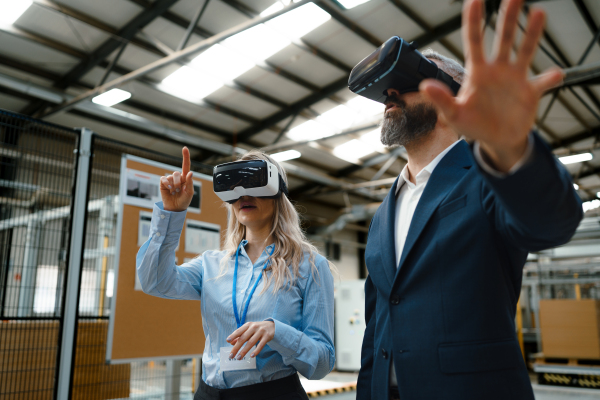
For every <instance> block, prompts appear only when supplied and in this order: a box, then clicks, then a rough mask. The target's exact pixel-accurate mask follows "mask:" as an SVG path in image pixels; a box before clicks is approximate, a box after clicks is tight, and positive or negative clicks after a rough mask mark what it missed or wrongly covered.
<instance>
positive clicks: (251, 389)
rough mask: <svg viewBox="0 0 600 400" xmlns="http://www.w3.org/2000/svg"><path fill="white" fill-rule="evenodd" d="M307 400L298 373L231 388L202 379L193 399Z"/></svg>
mask: <svg viewBox="0 0 600 400" xmlns="http://www.w3.org/2000/svg"><path fill="white" fill-rule="evenodd" d="M263 399H265V400H267V399H268V400H308V396H307V394H306V392H305V391H304V388H302V385H301V384H300V378H298V374H294V375H290V376H288V377H286V378H282V379H277V380H274V381H270V382H263V383H257V384H255V385H248V386H241V387H236V388H232V389H216V388H214V387H212V386H208V385H207V384H206V383H204V381H203V380H202V379H200V385H199V386H198V390H197V391H196V394H195V395H194V400H263Z"/></svg>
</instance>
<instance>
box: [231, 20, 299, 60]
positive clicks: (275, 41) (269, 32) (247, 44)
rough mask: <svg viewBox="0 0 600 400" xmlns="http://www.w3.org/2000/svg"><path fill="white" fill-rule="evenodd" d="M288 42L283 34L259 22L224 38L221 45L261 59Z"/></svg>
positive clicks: (255, 58) (249, 56)
mask: <svg viewBox="0 0 600 400" xmlns="http://www.w3.org/2000/svg"><path fill="white" fill-rule="evenodd" d="M290 43H291V41H290V40H289V39H288V38H286V37H285V36H283V35H281V34H280V33H278V32H276V31H274V30H273V29H271V28H269V27H267V26H265V25H264V24H260V25H256V26H254V27H252V28H250V29H246V30H245V31H243V32H240V33H238V34H236V35H233V36H232V37H230V38H228V39H225V40H224V41H223V46H225V47H227V48H228V49H230V50H233V51H236V52H239V53H240V54H242V55H244V56H246V57H248V58H250V59H251V60H254V61H263V60H265V59H267V58H269V57H271V56H272V55H273V54H275V53H277V52H278V51H279V50H281V49H283V48H285V47H286V46H287V45H289V44H290Z"/></svg>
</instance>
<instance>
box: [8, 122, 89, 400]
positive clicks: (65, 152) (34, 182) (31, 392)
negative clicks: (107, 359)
mask: <svg viewBox="0 0 600 400" xmlns="http://www.w3.org/2000/svg"><path fill="white" fill-rule="evenodd" d="M78 140H79V132H77V131H75V130H72V129H66V128H63V127H59V126H56V125H52V124H47V123H43V122H40V121H35V120H32V119H30V118H26V117H23V116H18V115H13V114H10V113H6V112H3V111H0V398H2V399H7V400H8V399H51V398H52V397H53V393H54V382H55V377H56V370H57V356H58V351H59V334H60V327H61V323H62V315H61V308H62V298H63V286H64V282H65V273H66V265H67V257H68V243H69V233H70V222H71V221H70V218H71V201H72V197H73V195H72V194H73V184H74V171H75V169H76V168H75V167H76V158H75V154H74V150H76V149H77V146H78Z"/></svg>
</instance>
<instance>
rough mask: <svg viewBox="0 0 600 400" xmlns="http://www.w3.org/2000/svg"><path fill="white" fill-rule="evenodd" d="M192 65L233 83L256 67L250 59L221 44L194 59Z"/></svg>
mask: <svg viewBox="0 0 600 400" xmlns="http://www.w3.org/2000/svg"><path fill="white" fill-rule="evenodd" d="M191 64H192V65H193V66H194V67H195V69H197V70H198V71H202V72H204V73H207V74H208V75H212V76H215V77H217V78H220V79H222V80H224V81H231V80H233V79H235V78H237V77H238V76H240V75H242V74H243V73H244V72H246V71H248V70H250V69H251V68H252V67H254V66H255V65H256V64H255V63H254V62H253V61H252V60H250V59H249V58H247V57H244V56H243V55H241V54H239V53H236V52H234V51H232V50H230V49H228V48H226V47H224V46H221V45H220V44H215V45H214V46H211V47H210V48H208V49H207V50H206V51H205V52H203V53H202V54H200V55H199V56H198V57H196V58H194V59H193V60H192V63H191Z"/></svg>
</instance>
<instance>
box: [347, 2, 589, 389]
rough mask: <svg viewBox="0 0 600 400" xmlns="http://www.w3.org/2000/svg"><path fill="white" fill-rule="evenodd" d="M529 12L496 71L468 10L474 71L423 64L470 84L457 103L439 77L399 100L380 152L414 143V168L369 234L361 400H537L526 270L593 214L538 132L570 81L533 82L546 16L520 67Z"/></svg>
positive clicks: (508, 20)
mask: <svg viewBox="0 0 600 400" xmlns="http://www.w3.org/2000/svg"><path fill="white" fill-rule="evenodd" d="M521 6H522V0H505V1H503V2H502V4H501V8H500V14H499V19H498V23H497V25H496V26H497V34H496V38H495V44H494V51H493V53H492V57H491V59H490V60H488V59H486V57H485V55H484V51H483V44H482V42H483V39H482V29H481V26H482V23H481V21H482V14H483V2H482V1H481V0H468V1H465V6H464V7H465V8H464V9H463V42H464V43H465V54H466V67H467V70H468V71H469V73H468V74H465V71H464V70H463V69H462V67H461V66H460V65H459V64H458V63H456V62H454V61H452V60H449V59H447V58H446V57H443V56H440V55H439V54H436V53H434V52H431V51H428V52H424V53H423V54H424V55H425V56H426V57H428V58H429V59H430V60H432V61H433V62H435V63H436V64H437V66H438V67H439V68H440V69H442V70H443V71H444V72H446V73H447V74H449V75H450V76H452V77H453V79H454V80H455V81H457V82H458V83H460V84H461V89H460V90H459V91H458V94H457V96H456V97H454V95H453V93H452V92H451V91H450V89H449V88H448V87H447V86H445V85H444V83H442V82H440V81H437V80H425V81H423V82H421V84H420V87H419V91H414V92H409V93H403V94H400V92H399V91H398V90H396V89H395V88H393V87H391V88H389V89H388V90H387V96H388V98H387V101H386V110H385V114H384V121H383V124H382V129H381V141H382V143H384V144H385V145H388V146H393V145H402V146H404V147H405V148H406V153H407V155H408V164H407V165H406V166H405V167H404V169H403V170H402V172H401V173H400V176H399V177H398V179H397V181H396V182H395V184H394V185H393V186H392V189H391V190H390V193H389V194H388V196H387V197H386V199H385V200H384V202H383V204H382V205H381V206H380V208H379V210H378V211H377V213H376V215H375V216H374V217H373V220H372V222H371V227H370V230H369V237H368V242H367V248H366V252H365V260H366V265H367V268H368V271H369V276H368V278H367V281H366V284H365V297H366V310H365V317H366V322H367V328H366V331H365V338H364V342H363V348H362V367H361V370H360V374H359V378H358V388H357V389H358V391H357V399H359V400H366V399H373V400H380V399H402V400H416V399H432V400H433V399H435V400H438V399H456V400H480V399H485V400H507V399H519V400H520V399H527V400H533V398H534V397H533V391H532V388H531V384H530V380H529V376H528V373H527V369H526V366H525V362H524V360H523V356H522V354H521V351H520V347H519V343H518V341H517V338H516V334H515V323H514V321H515V310H516V307H517V301H518V299H519V295H520V292H521V282H522V268H523V265H524V263H525V261H526V259H527V254H528V253H529V252H534V251H539V250H542V249H545V248H549V247H554V246H558V245H560V244H563V243H565V242H567V241H568V240H569V239H570V238H571V236H572V235H573V233H574V232H575V229H576V227H577V225H578V224H579V221H580V220H581V218H582V214H583V213H582V208H581V201H580V199H579V198H578V196H577V194H576V193H575V191H574V189H573V185H572V181H571V179H570V176H569V174H568V173H567V171H566V170H565V169H564V168H563V167H562V166H561V165H560V163H558V162H557V160H556V159H555V158H554V156H553V155H552V153H551V152H550V150H549V149H548V147H547V146H546V145H545V144H544V143H543V141H542V140H541V139H540V137H539V136H538V135H537V134H536V133H535V132H531V128H532V126H533V123H534V121H535V116H536V111H537V106H538V102H539V100H540V98H541V96H542V95H543V94H544V93H545V92H546V91H548V90H550V89H551V88H553V87H555V86H557V85H558V84H560V82H561V80H562V76H563V73H562V71H560V70H550V71H548V72H546V73H544V74H542V75H539V76H537V77H535V79H530V78H529V77H528V67H529V65H530V63H531V60H532V58H533V55H534V52H535V50H536V48H537V43H538V41H539V38H540V35H541V33H542V30H543V25H544V13H543V11H541V10H539V9H534V8H532V9H531V11H530V12H529V21H528V27H527V31H526V33H525V35H524V36H523V39H522V43H521V45H520V47H519V48H518V50H517V54H516V57H514V59H511V52H512V45H513V41H514V36H515V28H516V25H517V19H518V15H519V11H520V8H521ZM463 136H464V137H467V138H470V139H472V140H473V141H474V144H473V145H472V146H470V145H469V144H467V143H466V142H465V141H464V140H460V139H459V137H463Z"/></svg>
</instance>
